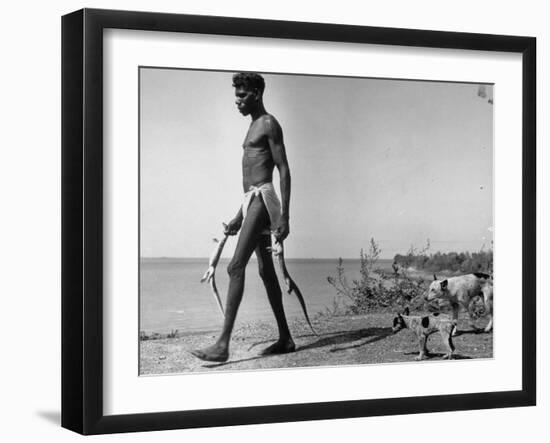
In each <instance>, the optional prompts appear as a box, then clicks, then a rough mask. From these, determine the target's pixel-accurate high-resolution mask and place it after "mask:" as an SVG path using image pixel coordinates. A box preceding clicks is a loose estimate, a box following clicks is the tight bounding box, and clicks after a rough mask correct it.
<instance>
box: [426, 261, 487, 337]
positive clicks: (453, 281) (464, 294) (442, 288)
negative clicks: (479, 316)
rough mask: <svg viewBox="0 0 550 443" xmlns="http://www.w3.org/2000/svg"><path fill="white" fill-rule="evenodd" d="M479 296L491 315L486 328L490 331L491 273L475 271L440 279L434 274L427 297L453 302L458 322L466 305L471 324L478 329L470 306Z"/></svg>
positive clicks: (432, 299)
mask: <svg viewBox="0 0 550 443" xmlns="http://www.w3.org/2000/svg"><path fill="white" fill-rule="evenodd" d="M478 296H480V297H483V302H484V304H485V311H486V313H487V316H488V317H489V323H488V324H487V326H486V327H485V329H484V330H485V332H490V331H491V330H492V329H493V279H492V278H491V276H490V275H488V274H483V273H480V272H475V273H473V274H466V275H460V276H457V277H450V278H447V279H445V280H438V279H437V277H436V276H435V274H434V281H433V282H432V283H431V284H430V287H429V288H428V292H427V293H426V296H425V299H426V301H428V302H432V301H435V300H437V301H448V302H449V303H450V304H451V308H452V316H453V320H454V321H455V322H458V311H459V310H460V306H462V307H464V308H465V309H466V311H468V318H469V321H470V326H471V327H472V328H473V329H477V328H476V327H475V325H474V321H473V319H472V317H471V316H470V312H469V309H468V307H469V305H470V302H471V301H472V299H473V298H474V297H478ZM455 334H456V331H455Z"/></svg>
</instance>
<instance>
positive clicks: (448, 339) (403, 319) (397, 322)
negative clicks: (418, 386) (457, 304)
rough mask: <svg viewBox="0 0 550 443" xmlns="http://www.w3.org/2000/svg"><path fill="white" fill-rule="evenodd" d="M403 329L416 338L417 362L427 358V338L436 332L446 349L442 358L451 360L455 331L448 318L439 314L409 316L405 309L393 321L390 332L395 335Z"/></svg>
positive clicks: (454, 326)
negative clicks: (407, 329) (408, 330)
mask: <svg viewBox="0 0 550 443" xmlns="http://www.w3.org/2000/svg"><path fill="white" fill-rule="evenodd" d="M405 328H409V329H410V330H412V331H413V332H414V333H415V334H416V336H417V337H418V348H419V353H418V356H417V357H416V358H415V360H418V361H419V360H424V359H426V358H427V356H428V355H429V352H428V348H427V347H426V344H427V342H428V337H429V336H430V335H431V334H433V333H434V332H438V331H439V334H440V335H441V339H442V340H443V343H444V344H445V346H446V347H447V354H445V355H444V357H443V358H445V359H448V360H451V359H452V358H453V352H454V350H455V346H454V344H453V339H452V336H453V332H454V331H455V329H456V323H455V322H454V321H453V320H452V319H451V318H450V317H449V316H447V315H441V314H431V315H426V316H421V315H409V308H405V310H404V311H403V313H402V314H397V317H395V318H394V319H393V328H392V331H393V332H394V333H396V332H398V331H400V330H401V329H405Z"/></svg>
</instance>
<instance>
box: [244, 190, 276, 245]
mask: <svg viewBox="0 0 550 443" xmlns="http://www.w3.org/2000/svg"><path fill="white" fill-rule="evenodd" d="M260 194H261V195H262V199H263V201H264V204H265V207H266V208H267V213H268V214H269V220H270V222H271V231H275V229H277V222H278V221H279V219H280V218H281V202H280V200H279V197H278V196H277V193H276V192H275V188H274V187H273V183H271V182H269V183H264V184H263V185H261V186H258V187H256V186H250V188H249V190H248V192H247V193H246V194H244V200H243V206H242V209H243V219H244V218H246V213H247V212H248V206H249V205H250V200H251V199H252V196H256V197H258V196H259V195H260ZM270 233H271V232H270V231H269V230H268V229H266V230H265V231H264V232H262V234H270Z"/></svg>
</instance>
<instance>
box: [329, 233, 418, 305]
mask: <svg viewBox="0 0 550 443" xmlns="http://www.w3.org/2000/svg"><path fill="white" fill-rule="evenodd" d="M380 253H381V249H380V247H379V246H378V244H377V243H376V241H375V240H374V239H371V240H370V244H369V249H368V251H367V252H364V251H363V249H361V252H360V262H359V266H360V267H359V275H360V278H359V279H358V280H352V282H351V284H350V283H348V279H347V277H346V273H345V270H344V265H343V260H342V259H341V258H339V259H338V265H337V266H336V276H335V277H333V276H330V277H327V281H328V282H329V283H330V284H331V285H332V286H333V287H334V288H335V289H336V293H337V295H338V296H339V297H340V299H341V303H340V304H339V306H340V311H343V313H352V314H362V313H365V312H368V311H371V310H373V309H388V308H392V309H395V308H397V307H403V306H404V305H410V304H411V303H412V304H414V305H416V304H418V303H420V302H421V299H422V297H421V295H422V294H423V293H424V291H425V288H424V280H423V279H422V278H420V277H416V278H413V277H412V276H411V275H410V274H409V273H408V271H407V270H406V269H404V268H403V267H402V266H400V265H399V264H398V263H397V262H394V264H393V266H392V272H387V271H385V270H383V269H380V268H379V267H378V266H377V263H378V261H379V258H380ZM332 312H333V313H336V312H338V303H337V302H336V301H335V303H334V305H333V309H332Z"/></svg>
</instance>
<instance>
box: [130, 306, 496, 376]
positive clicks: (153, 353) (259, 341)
mask: <svg viewBox="0 0 550 443" xmlns="http://www.w3.org/2000/svg"><path fill="white" fill-rule="evenodd" d="M393 317H394V315H393V314H391V313H377V314H367V315H357V316H351V315H345V316H317V317H316V318H315V319H314V320H313V325H314V327H315V329H316V331H317V332H318V333H319V336H315V335H314V334H313V333H312V332H311V330H310V329H309V328H308V326H307V324H306V323H305V322H302V321H295V322H292V323H291V324H290V329H291V332H292V334H293V338H294V341H295V343H296V352H294V353H291V354H285V355H274V356H261V355H260V352H261V350H262V349H263V348H265V347H267V346H269V345H270V344H271V343H273V342H274V341H275V340H276V338H277V329H276V326H275V322H273V323H265V322H255V323H251V324H245V325H242V326H240V327H239V328H238V329H237V330H235V332H234V334H233V338H232V342H231V350H230V357H229V360H228V361H227V362H225V363H208V362H204V361H201V360H198V359H197V358H195V357H194V356H192V355H191V354H190V353H189V351H190V350H192V349H197V348H202V347H205V346H208V345H210V344H212V343H213V342H214V341H215V339H216V336H217V333H215V332H204V333H195V334H191V335H189V334H188V335H176V336H175V337H172V338H157V339H153V340H141V341H140V374H142V375H152V374H168V373H183V372H190V371H192V372H197V371H238V370H259V369H274V368H298V367H308V366H340V365H357V364H376V363H391V362H407V361H414V360H415V357H416V356H417V355H418V340H417V338H416V336H415V334H414V333H413V332H412V331H410V330H407V329H406V330H402V331H400V332H398V333H396V334H393V333H392V330H391V326H392V320H393ZM485 323H486V320H485V319H480V320H478V321H477V323H476V325H477V326H481V327H482V326H484V325H485ZM458 330H459V331H461V333H460V335H458V336H457V337H455V338H454V339H453V341H454V344H455V347H456V351H455V358H456V359H472V358H491V357H492V355H493V333H492V332H490V333H485V332H479V331H473V330H471V328H470V327H469V324H468V321H467V317H466V316H465V315H461V317H460V318H459V324H458ZM428 349H429V350H430V352H431V353H432V355H431V356H430V358H429V359H428V361H430V360H438V359H441V358H442V356H443V354H444V353H445V347H444V345H443V343H442V341H441V338H440V336H439V334H437V333H435V334H432V335H431V336H430V338H429V340H428ZM418 364H423V362H418Z"/></svg>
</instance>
